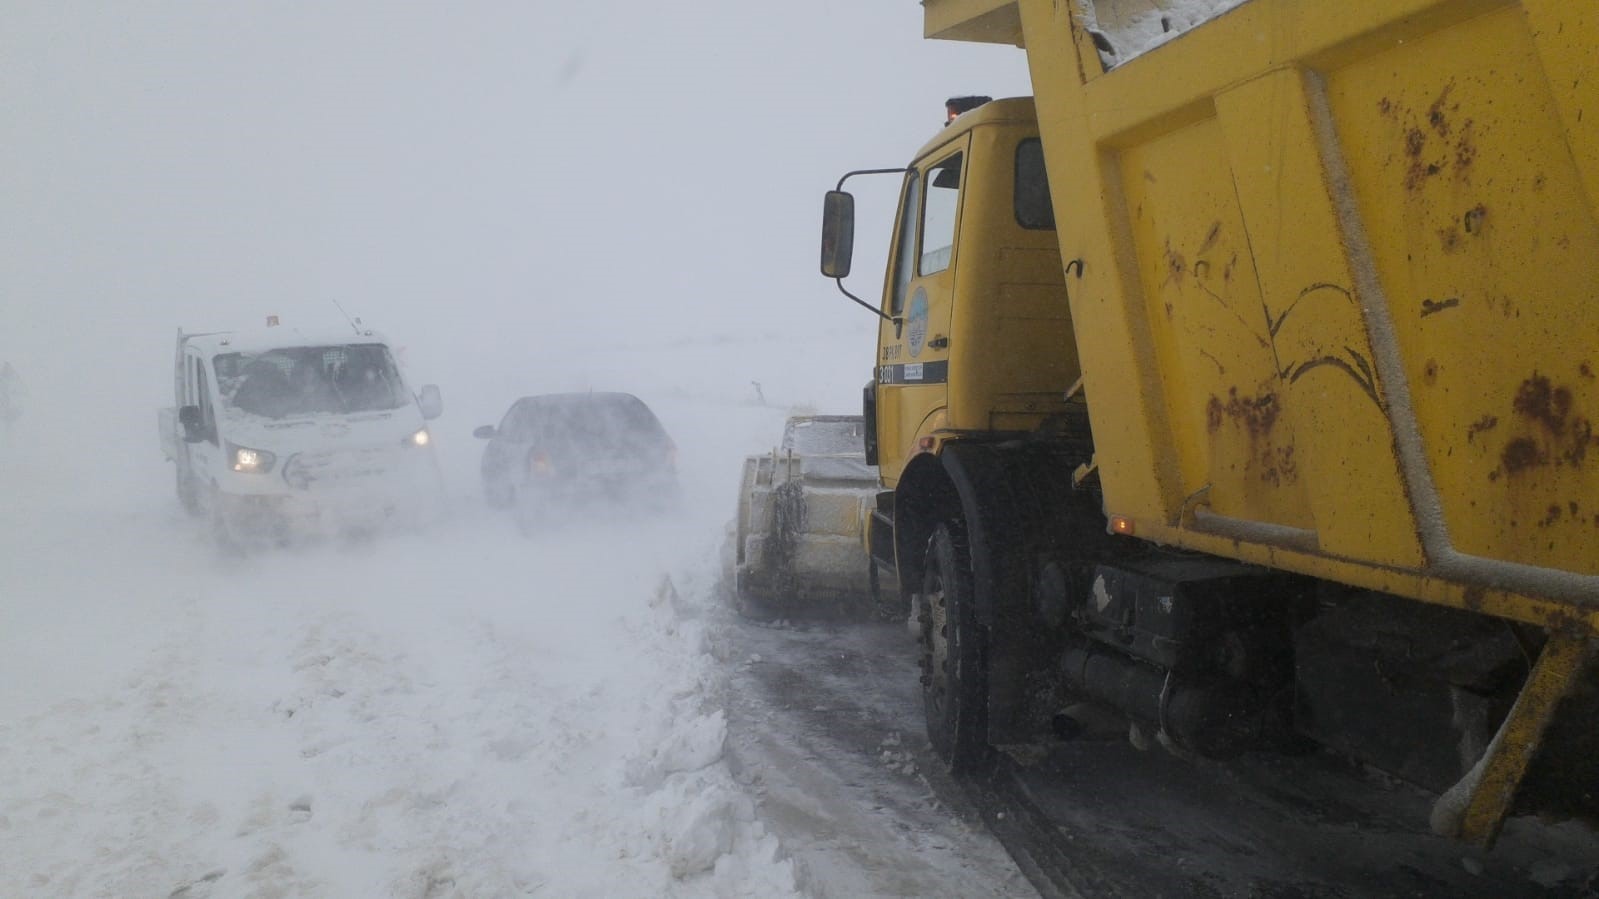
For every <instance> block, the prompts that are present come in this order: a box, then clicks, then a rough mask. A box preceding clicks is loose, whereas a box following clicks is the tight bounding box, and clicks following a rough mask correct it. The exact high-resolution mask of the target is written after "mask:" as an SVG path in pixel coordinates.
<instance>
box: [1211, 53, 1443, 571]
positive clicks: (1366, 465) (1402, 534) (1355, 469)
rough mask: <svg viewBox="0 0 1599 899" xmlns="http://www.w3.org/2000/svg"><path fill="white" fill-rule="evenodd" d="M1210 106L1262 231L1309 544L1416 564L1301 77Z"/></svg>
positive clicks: (1265, 293) (1258, 248) (1268, 297)
mask: <svg viewBox="0 0 1599 899" xmlns="http://www.w3.org/2000/svg"><path fill="white" fill-rule="evenodd" d="M1216 104H1217V108H1218V110H1219V112H1220V118H1221V121H1222V123H1223V125H1224V127H1225V130H1226V132H1227V145H1228V152H1229V155H1230V157H1231V159H1232V163H1233V168H1232V172H1231V175H1232V184H1233V186H1234V187H1235V188H1236V190H1237V192H1238V201H1239V203H1240V204H1241V205H1242V208H1243V212H1244V218H1245V220H1246V221H1247V223H1248V227H1249V230H1250V233H1251V234H1258V235H1269V236H1271V238H1273V239H1263V240H1257V241H1256V242H1255V243H1254V246H1253V255H1254V261H1255V266H1256V275H1257V277H1258V278H1259V279H1260V291H1261V295H1262V298H1263V302H1264V316H1265V320H1266V328H1267V331H1268V332H1269V334H1270V338H1271V341H1272V345H1273V353H1274V358H1275V365H1276V369H1277V373H1278V374H1279V375H1280V378H1281V384H1280V386H1279V387H1278V388H1277V389H1278V390H1279V391H1280V396H1281V397H1282V398H1283V399H1284V402H1283V406H1284V413H1285V415H1286V417H1287V418H1288V419H1289V420H1290V422H1291V423H1292V425H1293V428H1294V432H1295V433H1296V435H1297V436H1298V439H1297V440H1295V442H1294V443H1293V444H1291V446H1293V447H1294V448H1295V450H1296V461H1297V466H1298V475H1299V482H1300V484H1301V485H1302V486H1303V488H1304V490H1305V491H1306V493H1307V495H1308V497H1309V500H1310V504H1311V507H1312V509H1313V517H1314V522H1315V524H1314V529H1315V531H1316V537H1317V540H1318V544H1319V546H1320V548H1321V549H1322V551H1324V552H1328V553H1332V554H1334V555H1339V556H1346V557H1353V558H1364V559H1371V560H1373V561H1376V562H1380V563H1382V564H1387V565H1406V566H1413V567H1414V566H1420V565H1421V564H1422V563H1423V561H1424V560H1423V556H1422V550H1421V543H1420V540H1419V538H1418V535H1417V523H1416V519H1415V515H1414V514H1413V512H1412V510H1411V507H1410V502H1409V494H1408V491H1407V489H1406V486H1405V483H1404V479H1403V478H1402V476H1401V470H1400V462H1399V459H1398V458H1397V456H1396V454H1395V446H1394V440H1393V436H1392V433H1391V432H1390V430H1389V422H1388V412H1387V409H1386V408H1385V403H1384V397H1383V394H1382V385H1381V383H1380V379H1379V378H1378V376H1377V372H1376V366H1375V364H1374V362H1373V353H1372V350H1371V346H1370V343H1369V341H1368V340H1367V336H1366V328H1367V325H1366V316H1365V313H1364V312H1363V311H1362V302H1361V298H1360V297H1358V296H1357V295H1356V281H1355V278H1354V276H1353V274H1352V273H1351V271H1350V264H1349V261H1348V248H1347V247H1346V245H1345V244H1344V242H1343V241H1342V240H1340V239H1338V235H1339V223H1338V215H1337V211H1336V210H1335V208H1334V201H1333V198H1332V196H1331V194H1330V193H1329V187H1330V185H1329V184H1328V182H1327V176H1326V168H1325V166H1326V163H1325V162H1324V160H1323V156H1322V150H1321V148H1320V146H1319V143H1318V140H1317V136H1316V134H1315V130H1314V127H1313V124H1312V120H1311V113H1310V110H1309V107H1308V98H1307V96H1306V91H1305V84H1304V78H1303V77H1302V75H1301V74H1300V72H1299V71H1297V70H1294V69H1280V70H1278V71H1276V72H1273V73H1271V74H1269V75H1266V76H1263V77H1261V78H1257V79H1255V80H1254V81H1250V82H1248V83H1246V84H1243V85H1241V86H1239V87H1237V88H1235V89H1233V90H1230V91H1226V92H1224V93H1222V94H1221V95H1219V96H1218V97H1217V99H1216ZM1289 201H1291V202H1289ZM1329 238H1331V239H1329ZM1217 511H1221V510H1220V509H1218V510H1217Z"/></svg>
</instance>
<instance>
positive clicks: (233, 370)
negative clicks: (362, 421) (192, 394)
mask: <svg viewBox="0 0 1599 899" xmlns="http://www.w3.org/2000/svg"><path fill="white" fill-rule="evenodd" d="M215 367H216V375H217V389H218V390H219V392H220V393H221V394H222V402H223V404H224V405H225V406H226V407H227V408H229V409H235V410H238V411H240V412H245V413H248V414H251V415H260V416H264V417H266V418H288V417H291V416H297V415H316V414H321V413H330V412H331V413H348V412H374V411H380V410H384V409H397V408H399V407H400V406H403V405H405V404H406V403H407V402H409V401H410V397H409V396H408V395H407V394H406V390H405V385H404V383H403V382H402V381H401V380H400V373H399V370H398V369H397V368H396V367H395V365H394V357H392V356H390V355H389V348H388V347H386V346H384V345H382V344H377V343H365V344H349V345H345V346H316V347H287V348H280V349H274V350H267V351H265V352H260V353H225V354H223V355H219V356H217V357H216V361H215Z"/></svg>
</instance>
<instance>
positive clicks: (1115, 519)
mask: <svg viewBox="0 0 1599 899" xmlns="http://www.w3.org/2000/svg"><path fill="white" fill-rule="evenodd" d="M1110 532H1111V533H1112V534H1121V535H1122V536H1123V537H1131V536H1132V535H1133V520H1132V519H1131V518H1128V517H1127V516H1125V515H1112V516H1111V517H1110Z"/></svg>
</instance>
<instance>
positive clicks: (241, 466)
mask: <svg viewBox="0 0 1599 899" xmlns="http://www.w3.org/2000/svg"><path fill="white" fill-rule="evenodd" d="M277 461H278V457H277V456H274V455H272V454H271V453H269V452H267V451H266V450H258V449H250V448H249V447H247V446H235V445H234V444H231V443H230V444H228V467H229V468H231V469H233V470H234V471H237V472H242V473H244V474H266V473H267V472H269V471H271V470H272V466H273V465H275V464H276V463H277Z"/></svg>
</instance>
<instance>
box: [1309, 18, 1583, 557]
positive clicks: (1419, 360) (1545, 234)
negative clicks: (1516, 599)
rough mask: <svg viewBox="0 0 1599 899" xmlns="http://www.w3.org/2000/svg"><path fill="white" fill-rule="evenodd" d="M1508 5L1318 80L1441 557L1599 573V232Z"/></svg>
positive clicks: (1525, 35) (1522, 25)
mask: <svg viewBox="0 0 1599 899" xmlns="http://www.w3.org/2000/svg"><path fill="white" fill-rule="evenodd" d="M1537 60H1538V56H1537V49H1536V47H1535V45H1534V44H1533V41H1532V39H1531V36H1530V34H1529V32H1528V29H1527V21H1526V18H1525V16H1524V15H1523V14H1522V12H1521V10H1519V9H1516V8H1507V9H1504V10H1502V11H1500V12H1496V13H1493V14H1490V15H1485V16H1480V17H1478V18H1475V19H1472V20H1470V21H1467V22H1462V23H1459V24H1457V25H1455V26H1453V27H1451V28H1448V29H1446V30H1443V31H1439V32H1436V33H1434V34H1432V35H1429V36H1427V37H1425V38H1423V39H1420V40H1417V41H1413V42H1410V43H1407V44H1406V45H1405V46H1403V47H1401V48H1397V49H1395V50H1392V51H1389V52H1386V53H1382V54H1379V55H1376V56H1372V57H1369V58H1367V59H1363V60H1361V61H1359V62H1355V63H1352V64H1350V65H1347V66H1344V67H1342V68H1340V69H1338V70H1336V71H1333V72H1330V73H1328V75H1327V86H1328V96H1329V98H1330V101H1331V105H1332V111H1333V117H1334V119H1335V120H1336V123H1337V131H1338V134H1339V135H1340V137H1341V139H1342V141H1343V145H1344V155H1345V158H1346V159H1347V161H1348V165H1349V170H1350V174H1351V177H1352V179H1353V190H1354V194H1355V197H1356V200H1357V205H1358V208H1359V210H1360V216H1361V220H1362V222H1363V224H1364V227H1365V230H1366V233H1367V235H1368V237H1369V241H1370V245H1371V247H1372V252H1373V256H1374V259H1375V263H1376V268H1377V276H1378V278H1379V279H1380V281H1381V283H1382V286H1383V291H1384V293H1385V294H1386V297H1387V302H1388V306H1389V312H1390V315H1391V318H1392V321H1393V328H1394V334H1393V337H1394V339H1395V340H1396V341H1397V344H1398V348H1399V351H1400V355H1401V358H1402V360H1403V369H1404V371H1403V373H1404V377H1405V378H1406V380H1407V381H1408V383H1409V389H1410V393H1411V396H1412V398H1413V408H1414V410H1415V416H1416V428H1417V432H1418V434H1419V437H1420V441H1421V444H1422V447H1423V448H1424V451H1425V457H1424V458H1425V462H1426V464H1427V467H1428V468H1429V469H1430V473H1431V479H1432V482H1433V484H1434V485H1435V486H1436V490H1437V497H1438V499H1437V502H1438V505H1439V507H1440V511H1441V514H1442V516H1443V525H1444V527H1445V529H1446V531H1447V534H1448V538H1449V542H1450V544H1451V545H1452V546H1453V548H1454V549H1456V550H1458V551H1460V552H1463V553H1465V554H1467V555H1470V556H1477V557H1482V558H1487V559H1493V560H1501V561H1507V562H1513V563H1519V564H1523V565H1529V566H1537V567H1543V568H1551V569H1558V570H1564V571H1571V572H1578V573H1582V574H1590V575H1591V574H1599V435H1596V434H1595V430H1594V421H1595V419H1599V303H1596V302H1595V298H1596V297H1599V265H1596V264H1595V260H1599V224H1596V223H1595V221H1594V216H1593V210H1592V208H1591V206H1590V205H1589V204H1588V202H1587V194H1586V191H1585V190H1584V189H1583V186H1582V181H1581V177H1580V175H1579V173H1578V172H1577V170H1576V168H1575V166H1574V165H1573V159H1572V155H1571V153H1570V152H1568V150H1567V146H1566V140H1565V135H1564V132H1563V129H1562V125H1561V120H1560V117H1559V115H1558V110H1557V104H1556V103H1555V102H1554V99H1553V97H1552V96H1551V92H1550V87H1549V84H1548V82H1547V81H1546V80H1545V79H1544V77H1543V75H1542V72H1541V71H1540V69H1539V67H1538V66H1537V64H1536V63H1537Z"/></svg>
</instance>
